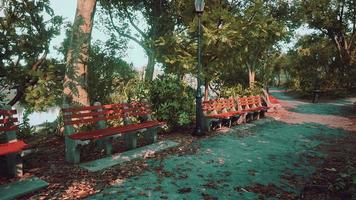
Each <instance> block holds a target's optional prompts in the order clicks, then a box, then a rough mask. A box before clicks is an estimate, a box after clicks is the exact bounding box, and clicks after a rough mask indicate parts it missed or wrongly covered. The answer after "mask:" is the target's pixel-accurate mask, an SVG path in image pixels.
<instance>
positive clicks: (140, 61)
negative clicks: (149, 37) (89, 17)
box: [49, 0, 147, 69]
mask: <svg viewBox="0 0 356 200" xmlns="http://www.w3.org/2000/svg"><path fill="white" fill-rule="evenodd" d="M50 2H51V7H52V9H53V10H54V13H55V14H56V15H60V16H63V17H64V18H65V21H68V22H70V23H73V20H74V16H75V11H76V8H77V5H76V3H77V1H76V0H50ZM95 23H98V22H97V21H95V17H94V24H95ZM64 37H65V30H64V29H62V33H61V35H59V36H57V37H56V38H54V39H53V40H52V41H51V53H50V55H49V56H50V57H55V58H59V57H60V55H58V52H56V50H54V49H53V47H55V46H59V45H60V44H61V42H62V41H63V40H64ZM107 38H108V36H107V35H106V34H105V33H103V32H101V31H99V30H97V29H93V32H92V42H94V41H96V40H101V41H105V40H106V39H107ZM128 46H129V48H128V49H127V52H126V55H125V57H124V58H123V59H124V60H125V61H127V62H128V63H132V64H133V66H134V67H135V68H136V69H141V68H142V67H143V66H146V65H147V57H146V55H145V53H144V51H143V49H142V48H141V47H140V46H139V45H138V44H136V43H134V42H131V41H130V42H129V45H128Z"/></svg>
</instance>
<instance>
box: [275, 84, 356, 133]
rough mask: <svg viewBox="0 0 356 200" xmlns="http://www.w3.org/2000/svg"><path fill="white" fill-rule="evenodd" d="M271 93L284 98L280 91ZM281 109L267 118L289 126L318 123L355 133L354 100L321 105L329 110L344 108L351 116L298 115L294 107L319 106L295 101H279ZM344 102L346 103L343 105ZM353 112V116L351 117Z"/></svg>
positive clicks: (349, 99) (281, 99)
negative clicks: (329, 108)
mask: <svg viewBox="0 0 356 200" xmlns="http://www.w3.org/2000/svg"><path fill="white" fill-rule="evenodd" d="M271 93H272V94H273V95H275V96H277V97H283V96H285V94H284V92H283V91H282V90H272V91H271ZM279 101H280V105H281V107H279V108H278V110H277V111H275V112H272V113H269V116H271V117H273V118H274V119H275V120H278V121H282V122H285V123H289V124H302V123H318V124H323V125H326V126H328V127H330V128H341V129H344V130H347V131H356V115H355V112H356V110H355V108H354V107H353V105H352V102H356V98H348V99H345V101H344V102H343V103H337V102H336V103H332V102H331V103H327V104H325V103H323V104H322V105H324V106H329V107H331V109H335V110H336V109H340V108H344V109H347V110H349V111H350V113H351V115H347V114H344V113H341V114H342V115H343V116H338V115H332V114H313V113H300V112H295V111H293V110H294V109H295V108H296V107H298V106H300V107H303V106H319V105H320V104H319V105H318V104H312V103H306V102H303V101H296V100H283V98H280V99H279ZM345 102H346V103H345ZM319 107H320V106H319ZM352 112H354V115H352Z"/></svg>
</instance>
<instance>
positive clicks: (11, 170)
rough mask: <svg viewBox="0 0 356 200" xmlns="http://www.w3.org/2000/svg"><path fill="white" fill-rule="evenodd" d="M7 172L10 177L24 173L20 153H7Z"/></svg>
mask: <svg viewBox="0 0 356 200" xmlns="http://www.w3.org/2000/svg"><path fill="white" fill-rule="evenodd" d="M5 159H6V168H7V174H8V175H9V176H10V177H21V176H22V175H23V170H22V166H23V165H22V159H21V156H20V154H18V153H13V154H8V155H6V158H5Z"/></svg>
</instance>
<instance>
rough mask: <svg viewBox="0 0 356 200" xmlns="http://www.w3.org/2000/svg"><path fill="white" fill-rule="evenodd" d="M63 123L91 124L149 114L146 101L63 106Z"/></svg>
mask: <svg viewBox="0 0 356 200" xmlns="http://www.w3.org/2000/svg"><path fill="white" fill-rule="evenodd" d="M62 112H63V121H64V125H83V124H93V123H96V122H98V121H107V120H125V119H127V118H130V117H144V116H148V117H149V115H150V114H151V109H150V106H149V105H148V103H143V102H131V103H120V104H110V105H95V106H85V107H78V108H63V109H62Z"/></svg>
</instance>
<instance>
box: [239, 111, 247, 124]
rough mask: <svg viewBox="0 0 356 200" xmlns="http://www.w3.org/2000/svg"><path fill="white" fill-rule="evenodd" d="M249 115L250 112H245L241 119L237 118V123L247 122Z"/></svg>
mask: <svg viewBox="0 0 356 200" xmlns="http://www.w3.org/2000/svg"><path fill="white" fill-rule="evenodd" d="M247 115H248V113H244V114H242V115H240V117H239V119H238V120H237V124H244V123H247Z"/></svg>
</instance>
